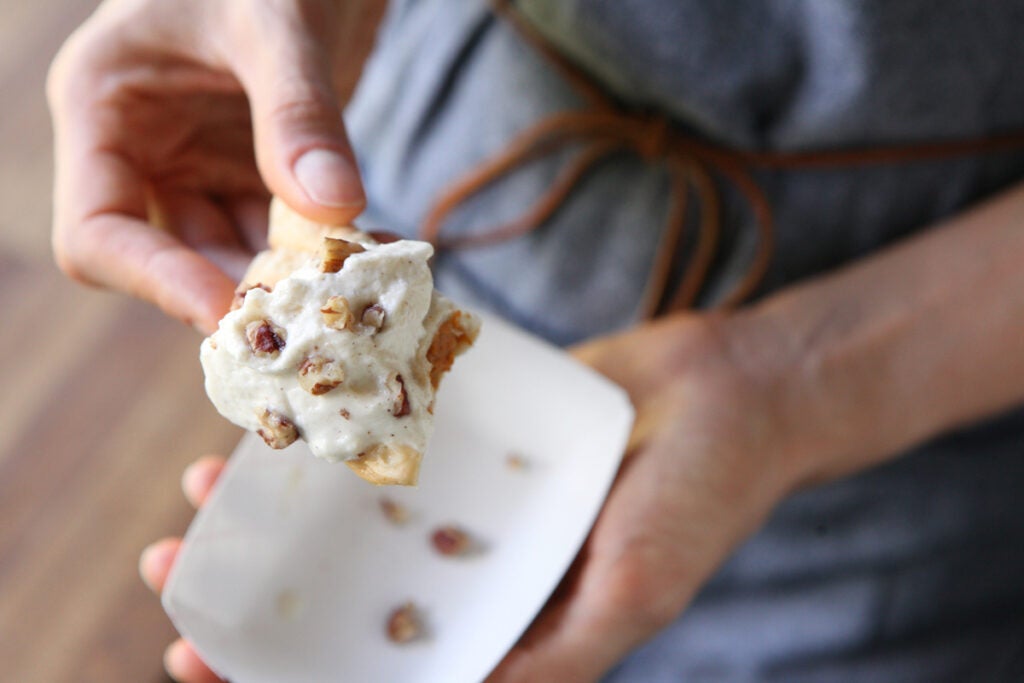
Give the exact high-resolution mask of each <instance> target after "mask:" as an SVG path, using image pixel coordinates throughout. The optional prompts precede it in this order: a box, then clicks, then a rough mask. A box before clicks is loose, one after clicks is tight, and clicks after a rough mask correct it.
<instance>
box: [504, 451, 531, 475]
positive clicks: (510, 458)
mask: <svg viewBox="0 0 1024 683" xmlns="http://www.w3.org/2000/svg"><path fill="white" fill-rule="evenodd" d="M505 465H506V467H508V468H509V469H510V470H516V471H522V470H525V469H526V467H527V462H526V458H524V457H523V456H522V454H520V453H509V454H508V455H506V456H505Z"/></svg>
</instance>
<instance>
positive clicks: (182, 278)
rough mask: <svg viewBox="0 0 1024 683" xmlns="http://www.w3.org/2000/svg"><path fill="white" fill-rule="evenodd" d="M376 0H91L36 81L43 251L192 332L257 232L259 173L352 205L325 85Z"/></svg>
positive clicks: (322, 201) (339, 71)
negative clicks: (45, 221)
mask: <svg viewBox="0 0 1024 683" xmlns="http://www.w3.org/2000/svg"><path fill="white" fill-rule="evenodd" d="M383 4H384V3H383V2H379V1H368V2H360V1H355V2H352V1H350V2H342V1H341V0H262V1H257V0H178V1H177V2H166V0H107V2H105V3H104V4H103V5H101V6H100V8H99V9H98V10H97V11H96V13H95V14H94V15H93V16H92V17H91V18H90V19H89V20H88V21H87V22H86V23H85V24H83V25H82V26H81V27H80V28H79V29H78V30H77V31H76V32H75V33H74V34H73V35H72V36H71V37H70V38H69V39H68V41H67V42H66V43H65V45H64V47H63V48H62V49H61V51H60V53H59V54H58V55H57V57H56V59H55V60H54V62H53V65H52V67H51V69H50V75H49V79H48V83H47V94H48V97H49V101H50V108H51V112H52V115H53V122H54V131H55V147H56V183H55V198H54V229H53V245H54V252H55V256H56V259H57V262H58V264H59V265H60V267H61V268H62V269H63V270H64V271H65V272H66V273H67V274H68V275H70V276H72V277H74V278H76V279H78V280H81V281H84V282H87V283H91V284H97V285H102V286H107V287H111V288H114V289H119V290H123V291H126V292H128V293H131V294H133V295H135V296H139V297H141V298H143V299H147V300H149V301H151V302H153V303H156V304H158V305H159V306H160V307H161V308H163V309H164V310H165V311H167V312H168V313H170V314H171V315H174V316H176V317H178V318H180V319H182V320H185V321H187V322H190V323H192V324H194V325H196V326H197V327H199V328H200V329H202V330H204V331H206V332H209V331H211V330H212V329H213V328H214V327H215V326H216V322H217V320H218V319H219V318H220V317H221V315H222V314H223V313H224V312H225V311H226V310H227V307H228V304H229V302H230V299H231V294H232V291H233V289H234V286H235V284H236V282H237V279H238V278H239V276H240V275H241V273H242V272H243V271H244V269H245V266H246V264H247V263H248V261H249V259H250V258H251V256H252V254H253V252H254V251H255V250H257V249H259V248H261V246H262V244H263V242H264V240H265V228H266V210H267V200H268V193H267V188H269V189H270V191H271V192H273V193H274V194H277V195H279V196H281V197H282V198H284V200H285V201H286V202H287V203H288V204H289V205H290V206H292V207H293V208H294V209H296V210H298V211H299V212H301V213H302V214H304V215H306V216H307V217H309V218H312V219H316V220H320V221H322V222H333V223H341V222H345V221H349V220H351V219H352V218H353V217H355V216H356V215H357V214H358V213H359V212H360V211H361V210H362V208H363V206H364V204H365V198H364V194H363V189H362V185H361V182H360V179H359V173H358V170H357V166H356V163H355V161H354V159H353V156H352V150H351V148H350V147H349V143H348V140H347V138H346V135H345V130H344V126H343V124H342V120H341V111H340V105H339V103H340V102H341V101H343V99H344V98H345V97H346V96H347V94H348V93H349V92H350V90H351V88H352V86H353V84H354V82H355V75H356V74H357V73H358V69H359V67H360V66H361V64H362V61H363V59H364V57H365V55H366V53H367V52H368V50H369V47H370V45H371V43H372V40H373V35H374V34H373V30H372V29H373V27H374V25H375V23H376V20H377V19H378V18H379V14H380V12H381V11H382V8H383ZM254 145H255V151H254Z"/></svg>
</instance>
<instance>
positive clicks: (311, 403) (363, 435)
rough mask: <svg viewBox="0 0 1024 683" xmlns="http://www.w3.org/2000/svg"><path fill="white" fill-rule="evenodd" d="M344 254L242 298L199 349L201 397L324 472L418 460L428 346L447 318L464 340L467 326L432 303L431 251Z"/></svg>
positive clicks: (451, 309) (428, 409) (427, 391)
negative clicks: (352, 463) (368, 458)
mask: <svg viewBox="0 0 1024 683" xmlns="http://www.w3.org/2000/svg"><path fill="white" fill-rule="evenodd" d="M338 242H339V243H340V242H342V241H340V240H339V241H338ZM352 244H357V245H358V246H356V247H354V248H353V247H352ZM343 246H346V247H348V248H347V249H346V250H345V251H346V253H345V254H344V255H343V259H342V261H343V262H342V264H341V265H340V267H339V269H338V270H337V272H324V269H325V268H326V269H328V270H329V269H330V268H331V267H334V266H337V263H334V264H333V265H332V266H328V263H329V259H328V257H322V258H314V257H310V259H309V261H308V263H306V264H305V265H303V266H301V267H299V268H298V269H297V270H295V271H294V272H292V273H291V275H290V276H289V277H286V278H284V279H282V280H280V281H279V282H277V283H276V284H275V285H274V286H273V289H272V291H266V290H265V289H263V288H261V287H254V288H252V289H250V290H249V291H248V292H246V293H245V296H244V299H243V300H242V302H241V306H240V307H239V308H238V309H237V310H234V311H232V312H230V313H228V314H227V315H226V316H224V318H223V319H222V320H221V321H220V324H219V327H218V329H217V331H216V332H214V334H213V335H211V336H210V337H208V338H207V339H206V340H205V341H204V342H203V344H202V348H201V351H200V360H201V362H202V365H203V370H204V372H205V374H206V392H207V394H208V395H209V397H210V399H211V400H212V401H213V403H214V405H215V406H216V408H217V410H218V411H220V413H221V414H222V415H223V416H224V417H226V418H227V419H229V420H231V421H232V422H234V423H235V424H237V425H239V426H241V427H244V428H246V429H249V430H252V431H256V432H259V433H260V434H261V436H263V438H264V439H265V440H266V441H267V443H268V444H270V445H272V446H273V447H275V448H280V447H283V446H285V445H288V444H289V443H291V442H292V441H294V440H295V439H296V438H302V439H304V440H305V441H306V442H307V443H308V444H309V448H310V450H311V451H312V452H313V453H314V454H315V455H317V456H319V457H322V458H325V459H327V460H330V461H343V460H354V459H357V458H360V457H361V456H364V455H366V454H367V453H370V452H373V451H374V449H379V448H380V447H382V446H384V447H387V448H388V449H391V450H396V449H397V451H403V450H406V451H407V450H409V449H411V450H412V451H414V452H415V453H416V454H417V457H418V454H420V453H422V452H423V451H424V450H425V448H426V445H427V442H428V440H429V438H430V436H431V432H432V430H433V415H432V410H433V402H434V393H435V387H436V378H435V379H434V381H432V377H431V370H432V368H433V365H434V364H433V363H431V361H430V360H428V355H434V356H436V355H437V351H436V349H437V345H435V346H434V349H435V350H434V351H431V344H432V342H433V340H434V339H435V336H436V335H437V333H438V330H439V328H441V327H442V326H443V325H444V324H445V323H446V321H448V320H449V319H450V318H451V316H452V315H453V314H454V315H456V316H461V320H462V326H463V327H465V328H467V329H471V330H473V335H472V336H474V337H475V330H476V324H477V323H476V321H475V320H474V319H473V318H472V316H470V315H469V314H468V313H465V312H460V311H459V309H458V308H457V307H456V306H455V305H454V304H453V303H452V302H450V301H449V300H448V299H446V298H445V297H443V296H442V295H440V294H438V293H437V292H435V291H434V289H433V279H432V277H431V274H430V270H429V267H428V264H427V261H428V259H429V258H430V256H431V255H432V253H433V249H432V248H431V247H430V245H429V244H426V243H424V242H417V241H411V240H401V241H397V242H392V243H388V244H377V243H376V242H374V241H373V240H371V239H369V238H361V239H359V241H358V242H346V243H345V244H344V245H343ZM360 246H361V247H362V249H359V247H360ZM455 320H459V318H455ZM450 361H451V359H450V357H449V358H447V362H448V364H449V365H450ZM436 362H437V361H436V360H435V363H436ZM443 369H447V367H445V368H443ZM436 375H439V373H438V372H436V371H435V376H436Z"/></svg>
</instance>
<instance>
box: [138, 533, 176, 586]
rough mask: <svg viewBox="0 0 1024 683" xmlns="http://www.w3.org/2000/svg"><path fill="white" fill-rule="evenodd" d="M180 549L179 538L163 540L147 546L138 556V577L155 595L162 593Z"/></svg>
mask: <svg viewBox="0 0 1024 683" xmlns="http://www.w3.org/2000/svg"><path fill="white" fill-rule="evenodd" d="M180 549H181V539H180V538H164V539H161V540H159V541H157V542H156V543H153V544H151V545H149V546H147V547H146V549H145V550H143V551H142V554H141V555H140V556H139V575H140V576H141V577H142V581H143V582H144V583H145V584H146V585H147V586H149V588H150V590H152V591H153V592H154V593H156V594H157V595H159V594H160V593H161V592H162V591H163V589H164V584H165V583H167V576H168V575H169V574H170V573H171V567H172V566H173V565H174V560H175V559H176V558H177V557H178V550H180Z"/></svg>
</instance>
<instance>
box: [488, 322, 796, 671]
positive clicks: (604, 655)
mask: <svg viewBox="0 0 1024 683" xmlns="http://www.w3.org/2000/svg"><path fill="white" fill-rule="evenodd" d="M738 327H739V326H736V325H734V324H733V323H732V322H731V321H728V320H726V319H724V318H711V317H703V316H702V317H698V316H680V317H675V318H674V319H669V320H665V321H662V322H658V323H656V324H652V325H646V326H642V327H640V328H637V329H635V330H633V331H630V332H626V333H624V334H620V335H617V336H614V337H609V338H604V339H599V340H597V341H594V342H591V343H588V344H586V345H584V346H581V347H579V348H578V349H577V350H576V355H577V357H578V358H580V359H582V360H584V361H585V362H587V363H589V364H590V365H592V366H593V367H595V368H597V369H598V370H600V371H601V372H602V373H604V374H605V375H607V376H608V377H610V378H611V379H613V380H615V381H616V382H618V383H619V384H620V385H622V386H623V387H624V388H626V389H627V390H628V391H629V393H630V396H631V398H632V400H633V403H634V405H635V407H636V409H637V422H636V425H635V427H634V432H633V438H632V440H631V447H630V451H629V453H628V454H627V458H626V460H625V462H624V463H623V465H622V468H621V470H620V472H619V474H618V478H617V480H616V482H615V484H614V486H613V487H612V489H611V492H610V494H609V497H608V499H607V501H606V502H605V505H604V507H603V509H602V511H601V513H600V515H599V517H598V520H597V522H596V524H595V526H594V528H593V530H592V531H591V534H590V537H589V538H588V540H587V542H586V544H585V545H584V547H583V549H582V550H581V552H580V554H579V556H578V557H577V559H576V562H575V564H574V566H573V568H572V569H571V570H570V572H569V573H568V574H567V576H566V577H565V578H564V579H563V581H562V584H561V586H560V587H559V589H558V590H557V591H556V592H555V594H554V595H553V596H552V598H551V599H550V600H549V602H548V604H547V605H546V607H545V608H544V610H543V611H542V612H541V614H540V615H539V616H538V617H537V619H536V620H535V621H534V623H533V624H532V625H531V627H530V628H529V629H528V631H527V632H526V633H525V634H524V636H523V637H522V638H521V639H520V642H519V643H518V644H517V645H516V646H515V647H514V648H513V649H512V651H511V652H510V653H509V654H508V655H507V656H506V657H505V659H504V661H503V662H502V663H501V664H500V665H499V666H498V668H497V669H496V670H495V671H494V672H493V673H492V674H491V676H490V677H489V678H488V681H489V683H513V682H524V683H525V682H527V681H574V682H579V683H582V682H585V681H594V680H596V679H598V678H600V677H601V676H602V675H603V674H604V673H605V672H606V671H607V670H608V669H609V668H611V667H612V666H613V665H615V664H616V663H617V662H618V661H619V660H621V659H622V658H624V657H625V656H626V655H627V654H628V653H629V652H630V651H631V650H632V649H634V648H636V647H637V646H639V645H640V644H641V643H643V642H644V641H645V640H647V639H649V638H650V637H652V636H653V635H655V634H656V633H657V632H658V631H659V630H661V629H662V628H664V627H666V626H667V625H668V624H669V623H670V622H671V621H672V620H674V619H675V618H677V617H678V616H679V615H680V614H681V613H682V611H683V610H684V608H685V607H686V605H687V603H688V602H689V601H690V600H691V599H692V598H693V597H694V594H695V593H696V592H697V590H698V589H699V588H700V587H701V585H702V584H703V583H704V582H705V581H706V580H707V579H708V578H709V577H710V575H711V574H712V573H713V572H714V570H715V569H716V568H717V567H718V566H719V565H720V564H721V563H722V562H723V561H724V560H725V559H726V557H727V555H728V554H729V553H730V551H731V549H732V548H733V547H734V546H735V545H736V544H737V543H739V542H740V541H742V540H743V539H744V538H746V537H747V536H748V535H749V534H751V533H752V532H754V531H755V530H756V529H757V528H758V527H759V526H760V525H761V524H762V522H763V520H764V519H765V518H766V516H767V515H768V513H769V512H770V511H771V509H772V508H773V507H774V505H775V504H776V503H777V502H778V501H779V500H781V498H782V497H783V496H784V495H785V494H786V493H787V492H789V491H790V490H791V489H792V488H793V487H794V486H795V485H796V484H797V483H799V481H800V480H801V479H802V475H801V474H800V472H799V471H798V467H797V466H796V459H795V458H794V457H792V456H793V454H794V452H795V451H794V447H795V442H794V441H791V440H790V438H789V435H788V433H787V432H788V430H787V428H786V424H787V418H786V412H785V405H786V402H785V400H784V398H785V397H784V396H783V394H782V388H781V385H780V384H779V383H778V382H777V381H776V377H777V375H776V373H775V371H774V369H773V367H772V359H771V358H770V354H769V353H765V352H764V350H763V349H759V348H758V347H757V344H758V340H757V339H755V338H754V337H752V336H751V335H749V334H747V333H748V331H749V330H748V329H747V328H743V334H744V337H738V336H737V332H736V329H737V328H738Z"/></svg>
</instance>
